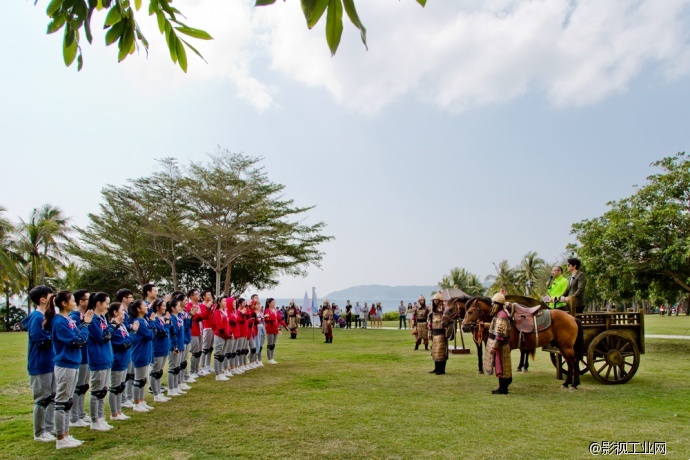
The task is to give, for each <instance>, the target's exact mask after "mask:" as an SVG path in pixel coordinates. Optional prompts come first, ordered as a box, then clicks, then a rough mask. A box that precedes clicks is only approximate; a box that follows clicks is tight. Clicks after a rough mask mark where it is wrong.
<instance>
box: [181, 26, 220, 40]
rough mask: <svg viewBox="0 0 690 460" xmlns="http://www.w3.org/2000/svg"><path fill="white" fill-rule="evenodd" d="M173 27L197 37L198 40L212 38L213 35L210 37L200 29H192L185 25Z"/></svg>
mask: <svg viewBox="0 0 690 460" xmlns="http://www.w3.org/2000/svg"><path fill="white" fill-rule="evenodd" d="M175 29H177V30H179V31H180V32H182V33H183V34H185V35H189V36H190V37H194V38H198V39H199V40H213V37H211V36H210V35H209V34H208V32H206V31H203V30H200V29H194V28H192V27H187V26H177V27H175Z"/></svg>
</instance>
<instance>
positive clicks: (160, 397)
mask: <svg viewBox="0 0 690 460" xmlns="http://www.w3.org/2000/svg"><path fill="white" fill-rule="evenodd" d="M168 401H170V398H166V397H165V396H163V394H159V395H156V396H154V397H153V402H168Z"/></svg>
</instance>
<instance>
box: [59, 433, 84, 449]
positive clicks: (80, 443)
mask: <svg viewBox="0 0 690 460" xmlns="http://www.w3.org/2000/svg"><path fill="white" fill-rule="evenodd" d="M64 439H69V441H70V442H71V443H73V444H75V445H76V446H81V445H82V444H84V441H80V440H78V439H74V438H73V437H72V435H71V434H70V435H67V436H65V438H64Z"/></svg>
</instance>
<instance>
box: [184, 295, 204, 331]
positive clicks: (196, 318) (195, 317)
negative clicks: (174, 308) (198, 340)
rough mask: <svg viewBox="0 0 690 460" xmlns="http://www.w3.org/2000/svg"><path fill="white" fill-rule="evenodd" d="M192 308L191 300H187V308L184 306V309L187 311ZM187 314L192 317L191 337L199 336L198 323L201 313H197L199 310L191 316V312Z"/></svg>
mask: <svg viewBox="0 0 690 460" xmlns="http://www.w3.org/2000/svg"><path fill="white" fill-rule="evenodd" d="M192 308H194V305H193V304H192V302H189V303H188V304H187V308H185V311H186V312H187V313H189V312H190V311H192ZM189 316H190V317H191V318H192V337H199V336H201V328H199V324H200V323H201V315H200V314H199V312H197V314H196V315H193V316H192V315H191V313H189Z"/></svg>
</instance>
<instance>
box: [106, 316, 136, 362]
mask: <svg viewBox="0 0 690 460" xmlns="http://www.w3.org/2000/svg"><path fill="white" fill-rule="evenodd" d="M132 342H133V340H132V337H131V336H130V334H129V331H128V330H127V326H126V325H125V322H124V321H123V322H122V324H120V327H118V328H117V329H115V332H114V333H113V338H112V339H111V341H110V343H112V344H113V367H112V369H113V370H114V371H124V370H127V367H128V366H129V362H130V361H131V360H132V345H133V343H132Z"/></svg>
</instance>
